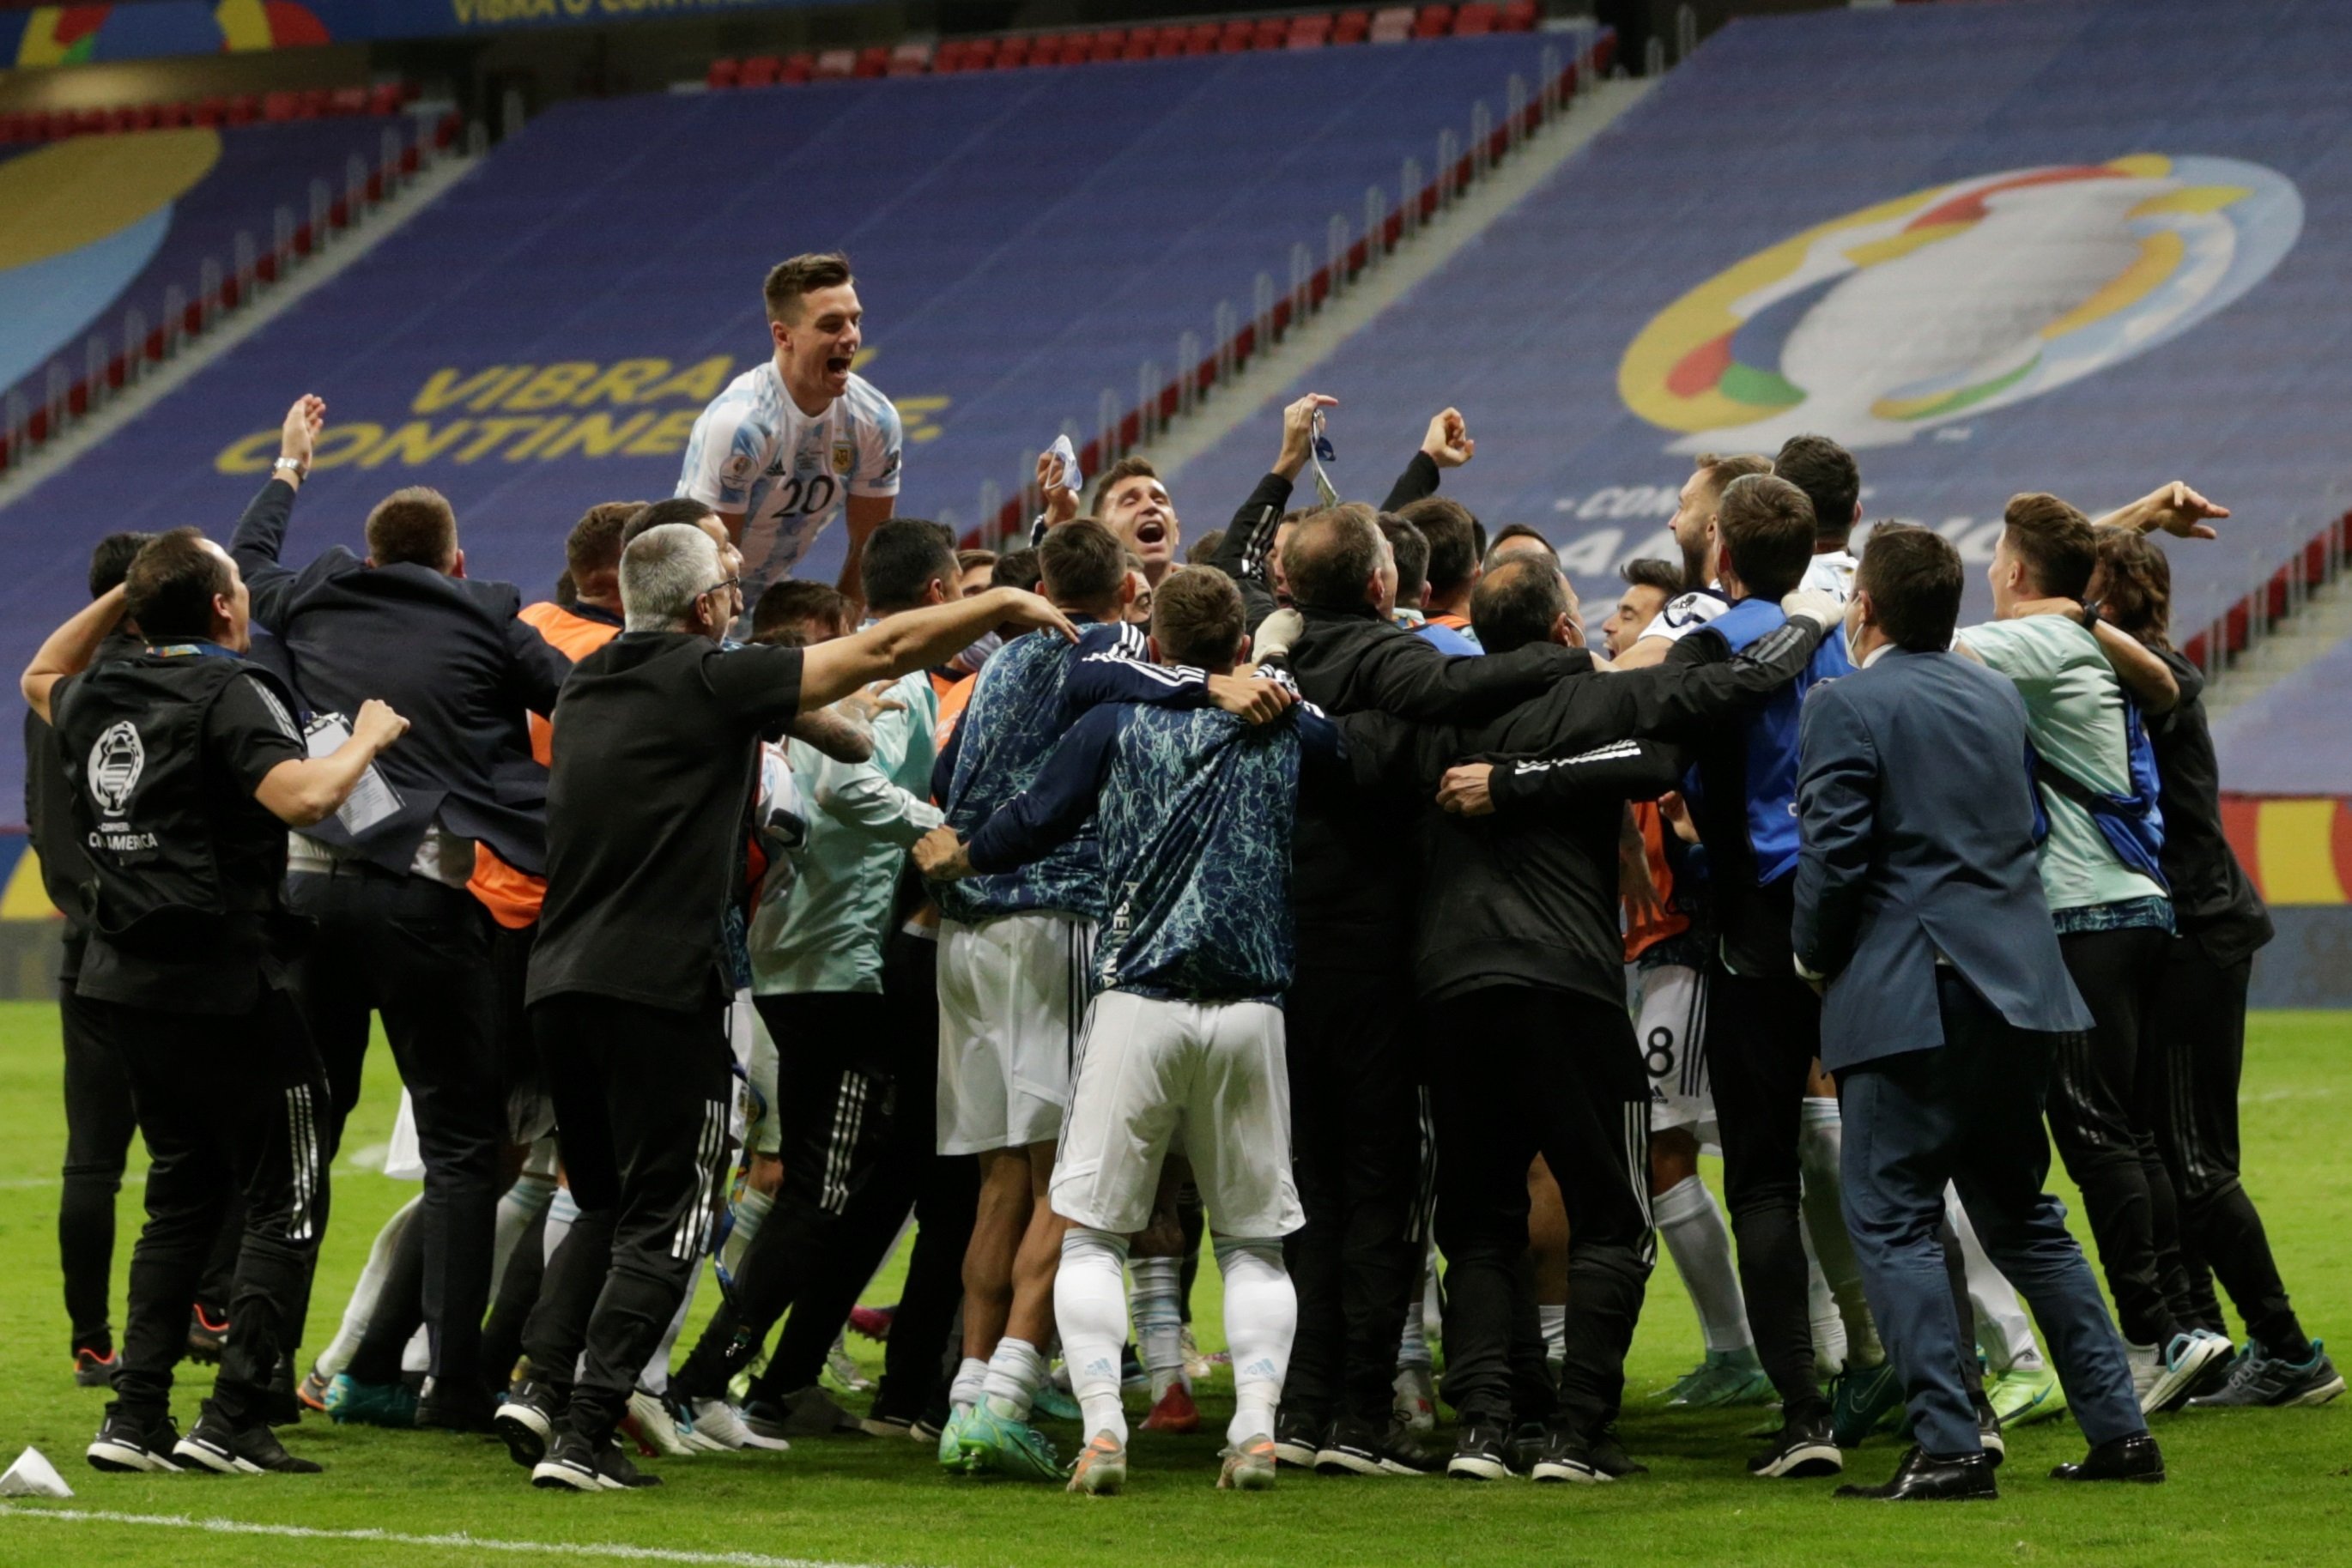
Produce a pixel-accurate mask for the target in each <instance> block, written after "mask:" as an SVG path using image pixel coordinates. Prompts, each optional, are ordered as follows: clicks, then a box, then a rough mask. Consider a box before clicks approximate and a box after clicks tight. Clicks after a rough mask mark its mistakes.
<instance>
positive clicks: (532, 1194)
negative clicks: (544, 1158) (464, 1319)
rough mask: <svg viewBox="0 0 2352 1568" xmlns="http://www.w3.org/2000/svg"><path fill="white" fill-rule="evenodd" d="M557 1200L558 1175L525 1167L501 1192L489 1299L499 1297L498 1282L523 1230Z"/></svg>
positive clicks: (493, 1239)
mask: <svg viewBox="0 0 2352 1568" xmlns="http://www.w3.org/2000/svg"><path fill="white" fill-rule="evenodd" d="M554 1201H555V1178H554V1177H553V1176H539V1175H536V1174H534V1173H532V1172H530V1171H525V1172H524V1173H523V1174H522V1175H520V1176H517V1177H515V1184H514V1186H510V1187H509V1188H507V1190H506V1191H505V1192H503V1193H501V1194H499V1214H498V1221H497V1226H498V1228H497V1229H496V1230H494V1231H492V1232H491V1237H490V1300H492V1301H497V1300H498V1299H499V1281H503V1280H504V1279H505V1278H506V1277H507V1260H509V1259H510V1258H512V1257H513V1256H514V1249H515V1248H516V1247H517V1246H518V1245H519V1244H520V1242H521V1240H522V1238H523V1232H524V1231H526V1230H529V1229H530V1222H531V1218H532V1217H533V1216H535V1215H541V1214H545V1213H546V1212H547V1206H548V1205H549V1204H551V1203H552V1202H554Z"/></svg>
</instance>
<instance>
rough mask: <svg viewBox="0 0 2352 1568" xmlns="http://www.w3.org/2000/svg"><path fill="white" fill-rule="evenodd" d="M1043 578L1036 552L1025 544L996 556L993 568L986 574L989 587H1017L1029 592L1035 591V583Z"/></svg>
mask: <svg viewBox="0 0 2352 1568" xmlns="http://www.w3.org/2000/svg"><path fill="white" fill-rule="evenodd" d="M1043 581H1045V569H1044V568H1043V567H1041V566H1039V565H1038V564H1037V552H1036V551H1035V550H1034V549H1029V548H1027V547H1026V546H1024V547H1023V548H1022V549H1009V550H1006V551H1005V552H1004V553H1003V555H1001V556H998V557H997V558H996V566H995V568H994V570H992V571H990V572H989V574H988V584H989V586H990V587H991V588H1018V589H1022V590H1024V591H1027V592H1030V593H1034V592H1036V591H1037V585H1038V584H1039V583H1041V582H1043Z"/></svg>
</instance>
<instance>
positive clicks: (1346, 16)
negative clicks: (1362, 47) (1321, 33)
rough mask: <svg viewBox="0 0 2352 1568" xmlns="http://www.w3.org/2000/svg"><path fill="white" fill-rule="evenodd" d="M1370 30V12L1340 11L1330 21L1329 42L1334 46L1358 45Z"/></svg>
mask: <svg viewBox="0 0 2352 1568" xmlns="http://www.w3.org/2000/svg"><path fill="white" fill-rule="evenodd" d="M1371 30H1372V14H1371V13H1370V12H1369V11H1342V12H1340V13H1339V16H1336V17H1334V18H1333V19H1332V23H1331V41H1332V42H1333V43H1335V44H1360V43H1362V42H1363V41H1364V37H1365V35H1366V34H1368V33H1370V31H1371Z"/></svg>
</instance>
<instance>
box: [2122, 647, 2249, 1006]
mask: <svg viewBox="0 0 2352 1568" xmlns="http://www.w3.org/2000/svg"><path fill="white" fill-rule="evenodd" d="M2158 657H2159V658H2161V659H2162V660H2163V661H2164V663H2165V664H2166V666H2167V667H2168V668H2169V669H2170V670H2171V671H2172V674H2173V676H2174V678H2175V679H2176V680H2178V681H2179V683H2180V700H2179V702H2178V703H2176V704H2175V705H2173V707H2172V710H2171V711H2170V712H2169V713H2162V714H2157V715H2155V716H2151V717H2150V718H2149V719H2148V721H2147V738H2148V744H2149V745H2150V746H2152V747H2155V749H2156V772H2157V778H2158V782H2159V784H2160V785H2161V795H2160V797H2159V802H2160V804H2161V805H2162V807H2163V810H2164V855H2163V862H2162V863H2163V866H2164V880H2165V881H2166V882H2167V883H2170V884H2171V887H2172V913H2173V918H2174V919H2175V920H2177V921H2179V932H2180V935H2181V936H2187V937H2192V938H2194V939H2195V940H2197V941H2199V942H2200V943H2202V944H2203V945H2204V946H2205V951H2206V954H2207V956H2209V957H2210V958H2211V959H2212V960H2213V962H2215V963H2216V964H2221V965H2230V964H2235V963H2237V962H2239V961H2240V960H2241V959H2243V958H2246V957H2249V956H2252V954H2253V952H2254V950H2255V949H2256V948H2258V947H2261V946H2263V944H2264V943H2266V942H2268V941H2269V940H2270V939H2271V938H2272V937H2273V936H2275V935H2276V934H2277V933H2276V929H2275V927H2273V925H2272V924H2271V912H2270V909H2269V907H2268V906H2267V905H2265V904H2263V895H2262V894H2259V893H2256V892H2255V891H2254V884H2253V883H2252V880H2250V879H2249V878H2248V877H2247V875H2246V871H2245V868H2244V867H2243V866H2242V865H2240V864H2239V863H2238V857H2237V854H2236V853H2235V852H2233V851H2232V850H2231V848H2230V841H2229V838H2228V836H2227V835H2226V834H2225V833H2223V831H2221V765H2220V764H2219V763H2217V762H2216V761H2215V760H2214V758H2213V735H2212V732H2211V731H2210V730H2209V729H2208V728H2206V727H2205V697H2204V692H2205V676H2204V674H2203V673H2202V672H2200V670H2199V669H2198V668H2197V666H2196V665H2194V664H2190V663H2189V661H2188V660H2187V659H2185V658H2183V657H2182V656H2181V655H2180V654H2179V653H2176V652H2175V651H2173V650H2172V649H2169V648H2166V649H2162V650H2160V651H2159V652H2158Z"/></svg>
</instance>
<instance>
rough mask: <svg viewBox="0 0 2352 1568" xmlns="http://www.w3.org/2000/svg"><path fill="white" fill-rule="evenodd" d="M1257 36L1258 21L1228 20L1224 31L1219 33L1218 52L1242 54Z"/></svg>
mask: <svg viewBox="0 0 2352 1568" xmlns="http://www.w3.org/2000/svg"><path fill="white" fill-rule="evenodd" d="M1256 37H1257V24H1256V23H1255V22H1251V21H1245V20H1237V21H1232V22H1228V23H1226V24H1225V27H1224V31H1223V32H1222V33H1220V34H1218V35H1217V52H1218V53H1219V54H1221V55H1238V54H1241V53H1243V52H1244V51H1245V50H1247V49H1248V48H1249V47H1251V45H1252V44H1253V42H1254V41H1255V39H1256Z"/></svg>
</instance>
